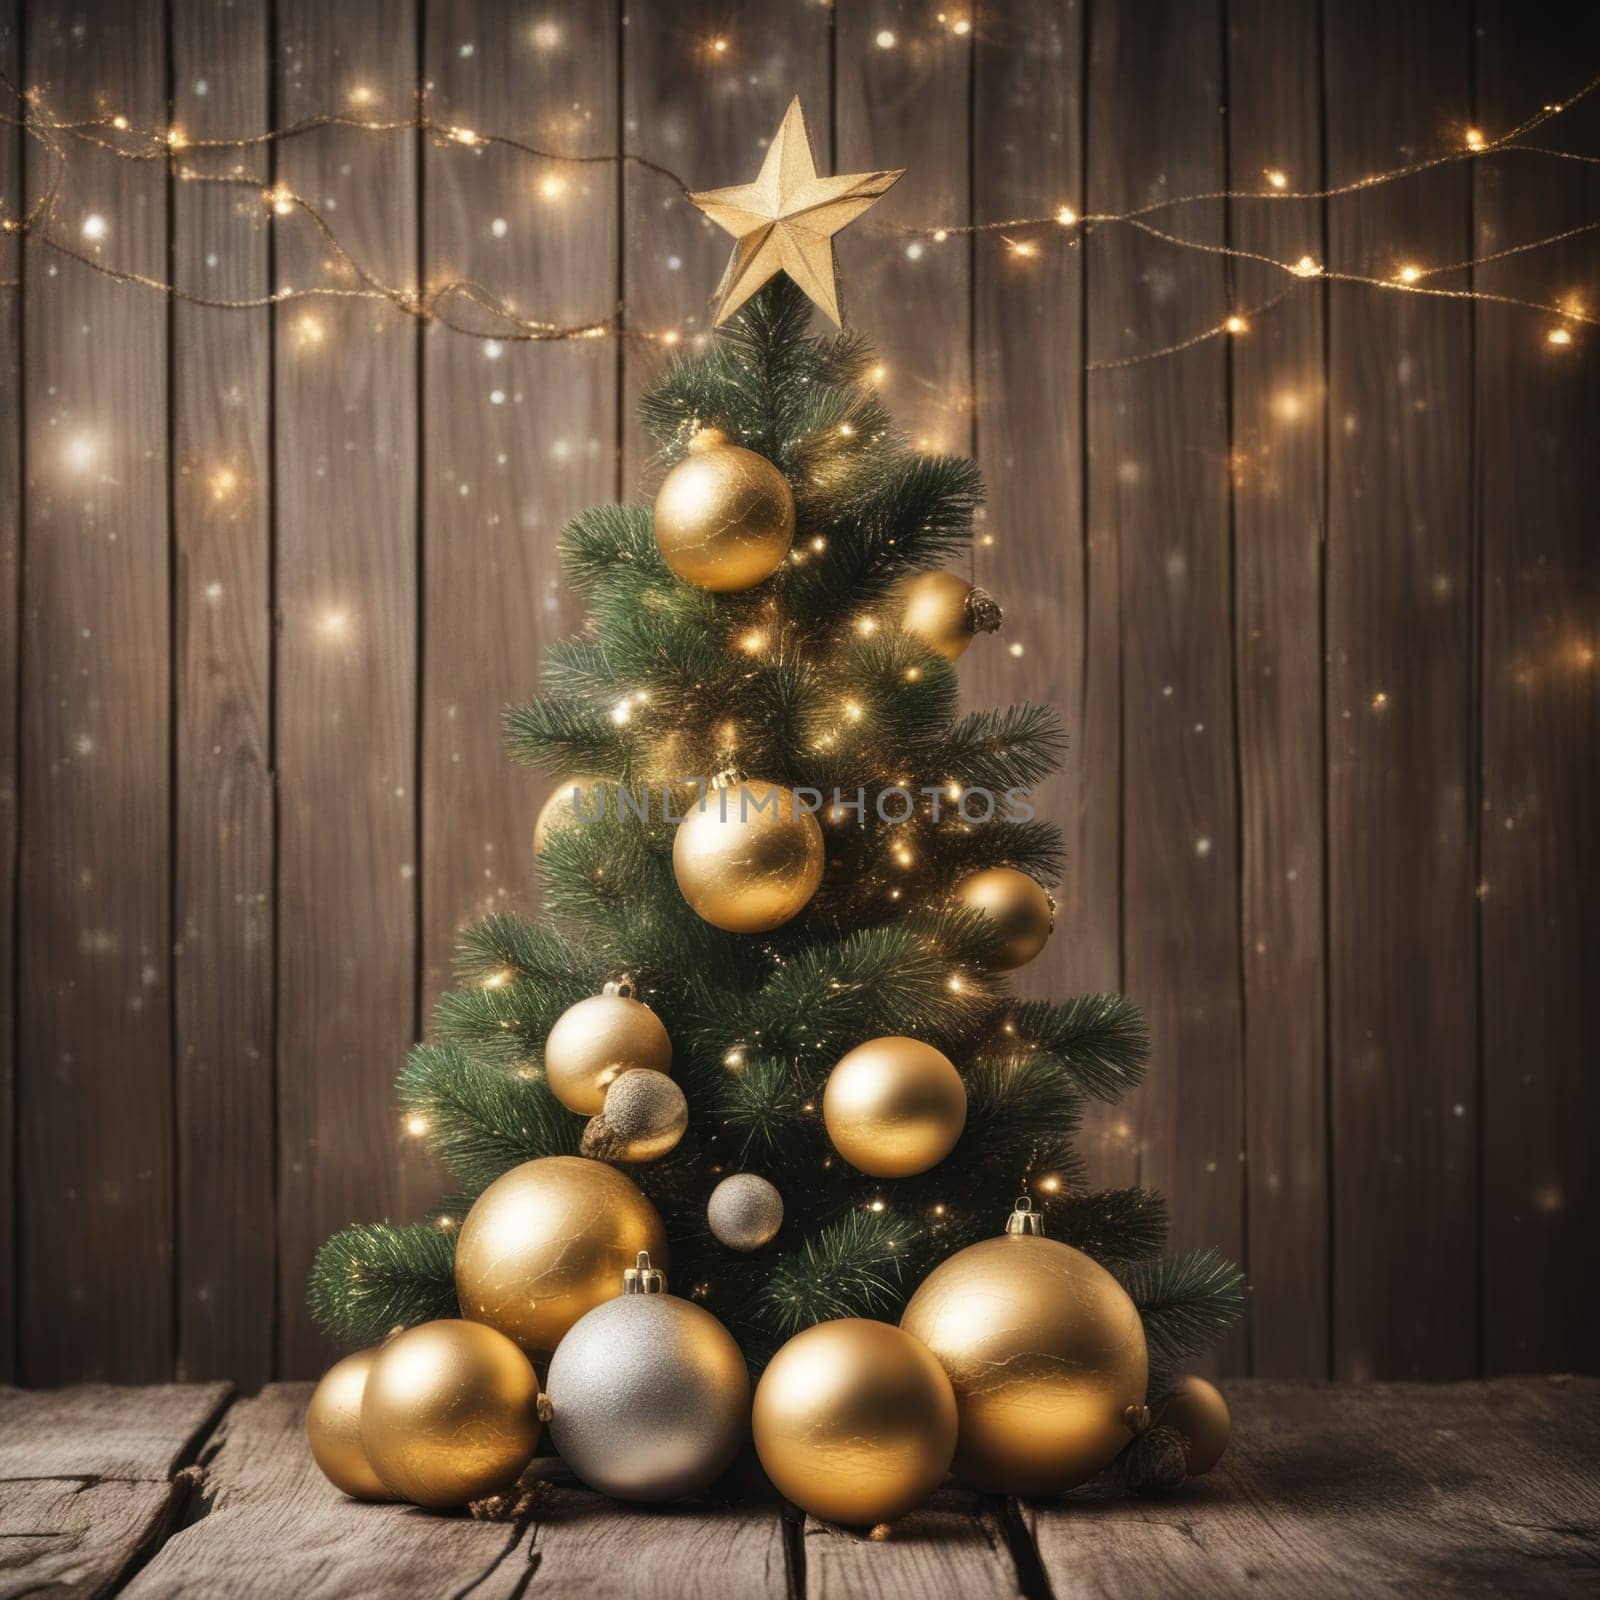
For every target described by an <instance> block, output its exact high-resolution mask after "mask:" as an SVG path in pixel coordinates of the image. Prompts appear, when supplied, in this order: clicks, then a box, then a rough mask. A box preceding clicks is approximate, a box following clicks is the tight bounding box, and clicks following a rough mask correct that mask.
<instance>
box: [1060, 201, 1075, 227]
mask: <svg viewBox="0 0 1600 1600" xmlns="http://www.w3.org/2000/svg"><path fill="white" fill-rule="evenodd" d="M1077 220H1078V213H1077V212H1076V211H1074V210H1073V209H1072V207H1071V206H1062V207H1061V208H1060V209H1059V210H1058V211H1057V212H1056V221H1057V222H1059V223H1060V224H1061V226H1062V227H1063V228H1070V227H1071V226H1072V224H1073V223H1074V222H1076V221H1077Z"/></svg>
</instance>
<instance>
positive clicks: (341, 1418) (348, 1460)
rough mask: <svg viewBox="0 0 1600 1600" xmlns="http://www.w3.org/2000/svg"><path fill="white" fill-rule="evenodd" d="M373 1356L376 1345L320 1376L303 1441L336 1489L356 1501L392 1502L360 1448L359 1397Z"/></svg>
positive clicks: (307, 1414)
mask: <svg viewBox="0 0 1600 1600" xmlns="http://www.w3.org/2000/svg"><path fill="white" fill-rule="evenodd" d="M377 1354H378V1350H377V1347H376V1346H375V1347H374V1348H373V1349H371V1350H358V1351H356V1353H355V1354H354V1355H353V1356H346V1357H345V1358H344V1360H343V1361H336V1362H335V1363H334V1364H333V1365H332V1366H331V1367H329V1368H328V1370H327V1371H326V1372H325V1373H323V1375H322V1382H321V1383H319V1384H318V1385H317V1387H316V1388H315V1390H313V1391H312V1395H311V1404H310V1405H309V1406H307V1407H306V1440H307V1442H308V1443H309V1444H310V1446H311V1458H312V1460H314V1461H315V1462H316V1464H317V1465H318V1466H319V1467H320V1468H321V1469H322V1475H323V1477H325V1478H326V1479H327V1480H328V1482H329V1483H331V1484H332V1485H333V1486H334V1488H335V1489H342V1490H343V1491H344V1492H345V1493H346V1494H347V1495H350V1496H352V1497H353V1498H354V1499H357V1500H392V1499H394V1494H393V1492H392V1491H391V1490H390V1488H389V1486H388V1484H386V1483H385V1482H384V1481H383V1479H382V1478H380V1477H379V1476H378V1474H377V1473H376V1472H374V1471H373V1470H372V1463H371V1462H370V1461H368V1460H367V1453H366V1451H365V1450H363V1449H362V1448H361V1396H362V1394H363V1393H364V1391H365V1390H366V1387H367V1374H368V1373H369V1372H370V1371H371V1370H372V1363H373V1360H374V1358H375V1357H376V1356H377Z"/></svg>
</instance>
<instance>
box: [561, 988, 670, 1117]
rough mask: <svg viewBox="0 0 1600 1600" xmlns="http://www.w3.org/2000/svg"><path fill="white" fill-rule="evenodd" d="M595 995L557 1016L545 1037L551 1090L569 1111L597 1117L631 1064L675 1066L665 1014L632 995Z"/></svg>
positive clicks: (659, 1069)
mask: <svg viewBox="0 0 1600 1600" xmlns="http://www.w3.org/2000/svg"><path fill="white" fill-rule="evenodd" d="M615 987H616V986H615V985H608V986H607V988H608V992H607V993H605V994H596V995H591V996H590V997H589V998H588V999H587V1000H580V1001H579V1002H578V1003H577V1005H575V1006H568V1007H567V1009H566V1010H565V1011H563V1012H562V1013H561V1015H560V1016H559V1017H557V1018H556V1025H555V1027H553V1028H552V1029H551V1030H550V1032H549V1034H548V1036H547V1037H546V1039H545V1042H544V1075H545V1078H546V1079H547V1080H548V1082H549V1084H550V1092H551V1094H553V1095H554V1096H555V1097H556V1099H557V1100H559V1101H560V1102H561V1103H562V1105H564V1106H565V1107H566V1108H567V1109H568V1110H569V1111H577V1112H580V1113H581V1114H582V1115H584V1116H586V1117H592V1116H593V1115H594V1114H595V1113H596V1112H597V1111H599V1110H600V1108H601V1107H602V1106H603V1105H604V1104H605V1102H606V1090H607V1089H609V1088H610V1087H611V1084H612V1081H613V1079H615V1078H618V1077H620V1076H621V1075H622V1074H623V1073H624V1072H626V1071H628V1069H629V1068H630V1067H648V1068H649V1069H650V1071H652V1072H671V1071H672V1040H671V1039H670V1038H669V1037H668V1035H667V1030H666V1029H665V1028H664V1027H663V1026H662V1025H661V1019H660V1017H658V1016H657V1015H656V1014H655V1012H653V1011H652V1010H651V1009H650V1007H649V1006H647V1005H645V1004H644V1003H643V1002H642V1001H639V1000H635V999H633V997H632V996H631V995H626V994H622V993H611V992H609V990H610V989H612V988H615Z"/></svg>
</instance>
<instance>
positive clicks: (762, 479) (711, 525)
mask: <svg viewBox="0 0 1600 1600" xmlns="http://www.w3.org/2000/svg"><path fill="white" fill-rule="evenodd" d="M655 530H656V543H657V544H658V545H660V546H661V554H662V555H663V556H664V557H665V559H666V563H667V565H668V566H669V567H671V568H672V570H673V572H675V573H676V574H677V575H678V577H680V578H682V579H683V581H684V582H685V583H692V584H694V585H695V586H696V587H698V588H701V589H712V590H715V591H717V592H718V593H731V592H732V591H734V590H736V589H753V588H754V587H755V586H756V584H758V583H760V582H761V581H762V579H763V578H770V577H771V576H772V574H773V573H774V572H776V571H777V570H778V567H779V566H780V564H781V563H782V561H783V558H784V557H785V556H786V555H788V553H789V546H790V544H791V543H792V542H793V539H794V493H793V491H792V490H791V489H790V487H789V480H788V479H787V478H785V477H784V475H783V474H782V473H781V472H779V471H778V469H777V468H776V467H775V466H773V464H772V463H771V462H770V461H768V460H767V459H766V457H765V456H758V455H757V454H756V453H755V451H754V450H745V449H743V448H741V447H740V446H739V445H736V444H730V443H729V441H728V436H727V435H726V434H725V433H722V432H720V431H719V430H718V429H716V428H702V429H701V430H700V432H699V433H697V434H696V435H695V436H694V438H693V439H692V440H690V442H689V453H688V455H686V456H685V457H684V458H683V460H682V461H680V462H679V463H678V464H677V466H675V467H674V468H673V469H672V471H671V472H669V473H668V474H667V476H666V478H665V480H664V481H663V482H662V485H661V488H660V489H659V490H658V491H657V493H656V508H655Z"/></svg>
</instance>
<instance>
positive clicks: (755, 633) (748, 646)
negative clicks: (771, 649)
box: [739, 628, 767, 656]
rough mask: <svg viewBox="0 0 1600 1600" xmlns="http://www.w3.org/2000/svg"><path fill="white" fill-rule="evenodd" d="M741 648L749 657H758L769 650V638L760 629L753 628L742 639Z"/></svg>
mask: <svg viewBox="0 0 1600 1600" xmlns="http://www.w3.org/2000/svg"><path fill="white" fill-rule="evenodd" d="M739 648H740V649H741V650H743V651H744V652H745V653H746V654H748V655H752V656H753V655H756V654H757V653H758V652H760V651H762V650H765V649H766V648H767V636H766V634H764V633H763V632H762V631H761V630H760V629H759V628H752V629H751V630H750V631H749V633H747V634H745V636H744V637H743V638H742V639H740V641H739Z"/></svg>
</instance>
